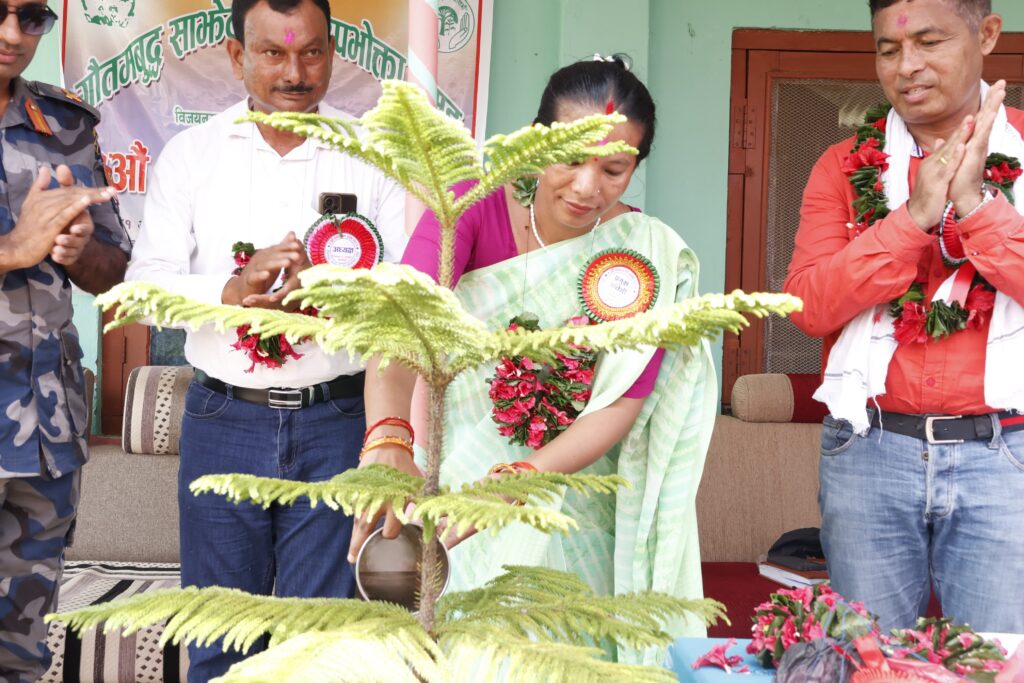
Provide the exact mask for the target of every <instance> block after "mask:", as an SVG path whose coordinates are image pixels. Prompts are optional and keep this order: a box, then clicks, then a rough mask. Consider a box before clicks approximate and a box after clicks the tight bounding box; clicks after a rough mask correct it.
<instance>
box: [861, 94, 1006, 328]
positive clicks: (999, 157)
mask: <svg viewBox="0 0 1024 683" xmlns="http://www.w3.org/2000/svg"><path fill="white" fill-rule="evenodd" d="M891 108H892V107H891V105H888V104H884V105H881V106H878V107H874V108H872V109H870V110H869V111H868V113H867V115H866V116H865V119H864V125H862V126H861V127H860V128H858V129H857V139H856V142H855V143H854V147H853V149H852V150H851V151H850V155H849V156H847V157H846V158H845V159H844V160H843V165H842V171H843V173H845V174H846V175H847V176H849V178H850V184H851V185H853V191H854V195H855V199H854V200H853V208H854V210H855V211H856V223H851V224H849V227H850V229H851V230H853V236H854V237H857V236H859V235H860V234H861V233H863V232H864V231H865V230H867V229H868V228H869V227H870V226H872V225H874V223H875V222H876V221H878V220H879V219H881V218H884V217H885V216H886V215H887V214H888V213H889V207H888V204H887V198H886V196H885V187H884V185H883V183H882V179H881V176H882V173H883V172H885V171H886V170H887V169H888V168H889V161H888V159H889V155H888V154H886V153H885V152H883V151H882V149H883V148H884V147H885V125H886V117H887V116H888V114H889V110H890V109H891ZM1021 173H1024V171H1022V169H1021V164H1020V162H1019V161H1018V160H1017V159H1016V158H1014V157H1010V156H1006V155H1005V154H990V155H989V157H988V159H987V160H986V162H985V179H984V182H985V183H986V184H987V185H991V186H993V187H995V188H997V189H998V190H999V191H1000V192H1002V193H1003V194H1004V195H1006V198H1007V199H1008V200H1009V201H1010V202H1011V203H1013V201H1014V196H1013V184H1014V183H1015V182H1016V181H1017V178H1019V177H1020V176H1021ZM939 232H940V235H939V239H940V240H942V241H943V247H944V250H945V251H948V252H950V253H951V254H952V255H954V256H955V255H958V254H959V255H962V254H963V247H962V245H961V243H960V239H959V236H957V235H955V233H952V232H950V231H945V230H942V229H940V231H939ZM947 265H950V266H954V265H959V263H956V262H947ZM994 304H995V290H994V288H993V287H992V286H991V285H990V284H989V283H988V282H987V281H986V280H985V279H984V278H983V277H982V276H981V275H977V274H976V275H975V277H974V280H973V281H972V283H971V289H970V292H969V293H968V295H967V299H966V300H965V301H964V304H963V306H961V305H960V304H959V303H958V302H956V301H954V302H952V303H950V302H946V301H932V302H931V305H930V306H926V302H925V297H924V288H923V285H922V283H920V282H915V283H913V284H912V285H911V286H910V288H909V289H908V290H907V292H906V294H904V295H903V296H901V297H899V298H898V299H895V300H893V301H892V302H890V304H889V313H890V315H892V317H893V319H894V320H893V328H894V330H893V331H894V335H895V337H896V341H897V343H899V344H900V345H901V346H902V345H906V344H922V343H924V342H926V341H928V339H929V338H931V339H933V340H935V341H938V340H939V339H942V338H943V337H947V336H949V335H951V334H953V333H954V332H958V331H960V330H963V329H968V328H970V329H980V328H981V327H982V326H983V325H984V324H985V321H986V320H987V319H988V316H989V314H990V313H991V311H992V307H993V305H994Z"/></svg>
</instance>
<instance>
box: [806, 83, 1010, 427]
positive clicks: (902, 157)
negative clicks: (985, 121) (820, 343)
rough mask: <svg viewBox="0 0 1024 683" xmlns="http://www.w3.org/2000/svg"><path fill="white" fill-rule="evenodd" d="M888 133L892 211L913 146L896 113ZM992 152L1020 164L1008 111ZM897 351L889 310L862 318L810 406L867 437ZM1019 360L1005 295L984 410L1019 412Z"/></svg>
mask: <svg viewBox="0 0 1024 683" xmlns="http://www.w3.org/2000/svg"><path fill="white" fill-rule="evenodd" d="M988 88H989V86H988V84H987V83H984V82H982V84H981V98H982V101H984V99H985V95H986V93H987V92H988ZM885 131H886V133H885V149H884V150H883V151H884V152H885V153H886V154H888V155H889V169H888V170H887V171H886V172H885V173H883V174H882V182H883V184H884V185H885V194H886V197H887V200H888V201H887V203H888V206H889V209H890V210H895V209H897V208H898V207H900V206H902V205H903V204H904V203H905V202H906V201H907V200H908V199H909V197H910V183H909V180H908V177H909V175H910V155H911V151H912V150H913V149H914V147H915V142H914V138H913V136H912V135H911V134H910V131H909V130H907V124H906V123H904V121H903V119H902V118H900V115H899V114H897V113H896V109H892V110H891V111H890V112H889V117H888V119H887V121H886V127H885ZM993 152H1001V153H1003V154H1006V155H1008V156H1013V157H1017V158H1018V159H1024V140H1022V139H1021V136H1020V133H1018V132H1017V129H1016V128H1014V127H1013V126H1012V125H1011V124H1010V122H1009V121H1008V120H1007V118H1006V108H1005V107H1000V108H999V113H998V115H997V116H996V120H995V123H994V124H993V126H992V134H991V135H990V136H989V153H990V154H991V153H993ZM1013 191H1014V195H1015V196H1016V197H1018V198H1024V176H1022V177H1021V178H1018V179H1017V182H1016V183H1014V186H1013ZM1016 208H1017V211H1018V212H1019V213H1021V214H1022V215H1024V204H1022V203H1020V202H1018V204H1017V207H1016ZM954 275H955V273H954ZM953 277H954V276H950V277H949V279H948V280H946V281H945V282H944V283H942V285H940V286H939V289H938V290H937V291H936V294H935V297H934V299H935V300H941V301H947V300H948V299H947V297H948V296H949V294H950V291H951V289H952V283H953ZM876 318H877V322H876ZM926 343H930V342H926ZM896 346H897V342H896V338H895V337H894V336H893V317H892V316H891V315H890V314H889V305H888V304H879V305H876V306H873V307H872V308H869V309H868V310H866V311H864V312H863V313H861V314H860V315H858V316H857V317H856V318H854V319H853V320H851V321H850V322H849V323H847V325H846V327H845V328H844V329H843V332H842V334H840V335H839V340H838V341H837V342H836V345H835V346H834V347H832V350H831V352H830V353H829V357H828V365H827V366H826V368H825V379H824V382H823V383H822V385H821V386H820V387H819V388H818V390H817V391H816V392H815V393H814V398H815V399H817V400H819V401H821V402H822V403H824V404H825V405H827V406H828V409H829V412H830V413H831V414H832V416H833V417H834V418H836V419H840V420H848V421H849V422H850V423H851V424H852V425H853V428H854V431H856V432H857V433H858V434H865V433H867V431H868V430H869V429H870V427H871V425H870V424H869V423H868V414H867V403H868V399H871V398H875V397H877V396H880V395H882V394H884V393H885V379H886V376H887V374H888V372H889V363H890V361H891V360H892V356H893V354H894V353H895V352H896ZM1021 358H1024V308H1021V306H1020V305H1019V304H1018V303H1017V302H1016V301H1014V300H1013V299H1011V298H1010V297H1008V296H1006V295H1005V294H1003V293H1002V292H996V297H995V307H994V308H993V310H992V319H991V322H990V323H989V330H988V343H987V346H986V347H985V403H986V404H988V405H990V406H992V407H993V408H997V409H1000V410H1018V411H1024V383H1022V381H1021V373H1019V372H1016V371H1013V368H1015V367H1018V364H1019V363H1020V359H1021Z"/></svg>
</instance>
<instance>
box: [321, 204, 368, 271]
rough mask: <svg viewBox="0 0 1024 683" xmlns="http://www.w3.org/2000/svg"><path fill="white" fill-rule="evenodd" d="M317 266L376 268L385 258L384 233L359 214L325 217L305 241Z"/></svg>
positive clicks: (328, 215) (326, 215) (327, 215)
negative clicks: (326, 264)
mask: <svg viewBox="0 0 1024 683" xmlns="http://www.w3.org/2000/svg"><path fill="white" fill-rule="evenodd" d="M303 242H304V243H305V245H306V252H307V253H308V254H309V261H310V263H312V264H313V265H314V266H318V265H320V264H322V263H329V264H331V265H333V266H345V267H347V268H372V267H374V266H375V265H377V264H378V263H380V262H381V260H382V259H383V257H384V247H383V243H382V241H381V238H380V233H378V232H377V228H376V227H374V225H373V223H372V222H371V221H370V219H369V218H366V217H365V216H361V215H359V214H357V213H348V214H345V215H343V216H335V215H333V214H325V215H323V216H321V217H320V218H318V219H317V221H316V223H314V224H313V225H312V226H311V227H310V228H309V230H307V231H306V237H305V239H304V240H303Z"/></svg>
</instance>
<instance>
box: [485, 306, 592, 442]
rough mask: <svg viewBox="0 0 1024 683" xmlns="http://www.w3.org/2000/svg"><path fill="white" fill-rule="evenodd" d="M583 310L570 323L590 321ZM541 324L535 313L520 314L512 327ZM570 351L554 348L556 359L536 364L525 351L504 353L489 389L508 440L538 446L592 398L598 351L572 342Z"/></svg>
mask: <svg viewBox="0 0 1024 683" xmlns="http://www.w3.org/2000/svg"><path fill="white" fill-rule="evenodd" d="M589 323H590V320H589V319H588V318H587V317H585V316H576V317H573V318H570V319H569V320H568V321H567V324H568V325H570V326H580V325H587V324H589ZM520 328H522V329H525V330H530V331H536V330H539V329H540V325H539V324H538V321H537V318H536V317H533V316H531V315H528V314H524V315H522V316H517V317H515V318H513V319H512V321H511V322H510V323H509V326H508V329H509V330H517V329H520ZM573 349H574V351H573V352H572V353H570V354H562V353H556V354H555V359H556V360H555V362H554V363H553V364H552V365H544V364H537V363H535V362H534V361H532V360H530V359H529V358H527V357H525V356H512V357H511V358H509V357H507V356H503V357H502V358H501V361H500V362H499V364H498V366H497V368H495V371H494V372H495V374H494V376H493V377H491V378H490V379H488V380H487V381H488V383H489V384H490V386H491V388H490V391H489V392H488V395H489V396H490V398H491V401H492V402H493V403H494V407H493V408H492V409H491V419H493V420H494V421H495V422H496V423H497V424H498V433H499V434H501V435H502V436H506V437H508V440H509V443H511V444H519V445H525V446H529V447H531V448H534V449H537V448H540V447H541V446H543V445H545V444H547V443H549V442H550V441H551V440H552V439H554V438H555V437H556V436H558V435H559V434H560V433H561V432H563V431H565V430H566V429H567V428H568V427H569V425H571V424H572V423H573V422H575V421H576V418H577V417H579V414H580V412H582V410H583V408H584V406H586V404H587V401H589V400H590V393H591V389H590V387H591V385H592V384H593V382H594V365H595V364H596V363H597V354H596V353H595V352H593V351H591V350H590V349H588V348H586V347H583V346H575V345H574V346H573Z"/></svg>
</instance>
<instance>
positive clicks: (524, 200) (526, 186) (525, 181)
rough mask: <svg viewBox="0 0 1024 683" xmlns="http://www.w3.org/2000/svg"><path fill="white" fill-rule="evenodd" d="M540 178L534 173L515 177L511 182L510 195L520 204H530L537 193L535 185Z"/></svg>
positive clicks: (538, 182)
mask: <svg viewBox="0 0 1024 683" xmlns="http://www.w3.org/2000/svg"><path fill="white" fill-rule="evenodd" d="M539 184H540V178H539V177H538V176H535V175H524V176H522V177H520V178H516V180H515V181H513V183H512V197H513V198H514V199H515V200H516V201H517V202H519V205H520V206H530V205H531V204H533V198H534V197H535V196H536V194H537V185H539Z"/></svg>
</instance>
